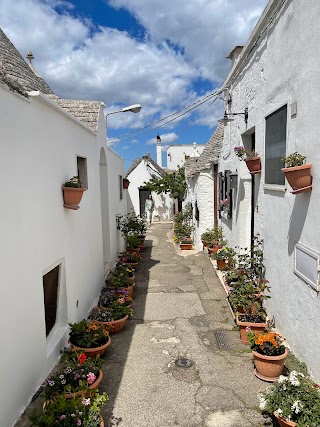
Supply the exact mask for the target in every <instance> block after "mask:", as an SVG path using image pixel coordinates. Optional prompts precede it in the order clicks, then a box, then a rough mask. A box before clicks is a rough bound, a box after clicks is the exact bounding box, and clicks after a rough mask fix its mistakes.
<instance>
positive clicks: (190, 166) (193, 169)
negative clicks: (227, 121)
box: [185, 123, 224, 177]
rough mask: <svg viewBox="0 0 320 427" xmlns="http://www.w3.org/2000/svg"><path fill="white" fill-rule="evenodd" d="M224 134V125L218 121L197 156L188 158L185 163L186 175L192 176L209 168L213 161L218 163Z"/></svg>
mask: <svg viewBox="0 0 320 427" xmlns="http://www.w3.org/2000/svg"><path fill="white" fill-rule="evenodd" d="M223 135H224V125H223V124H222V123H219V125H218V127H217V128H216V130H215V131H214V133H213V135H212V136H211V138H210V139H209V141H208V144H207V145H206V146H205V148H204V150H203V151H202V153H201V154H200V156H199V157H195V158H190V159H189V160H187V161H186V163H185V169H186V175H187V177H192V176H194V175H195V174H196V173H199V172H200V171H202V170H204V169H209V168H210V167H211V165H212V164H213V163H218V161H219V157H220V150H221V145H222V140H223Z"/></svg>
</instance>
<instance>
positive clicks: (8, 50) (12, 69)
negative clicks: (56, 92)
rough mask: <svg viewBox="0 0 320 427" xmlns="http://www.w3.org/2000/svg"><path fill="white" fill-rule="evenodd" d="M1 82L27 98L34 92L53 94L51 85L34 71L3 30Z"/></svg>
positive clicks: (0, 43) (0, 35) (1, 32)
mask: <svg viewBox="0 0 320 427" xmlns="http://www.w3.org/2000/svg"><path fill="white" fill-rule="evenodd" d="M0 80H1V81H2V82H4V83H6V84H7V86H8V87H9V88H10V89H12V90H16V91H17V92H19V93H21V94H23V95H25V96H26V93H27V92H30V91H32V90H39V91H41V92H43V93H45V94H48V93H53V92H52V90H51V88H50V87H49V85H48V84H47V83H46V82H45V81H44V80H43V79H42V78H41V77H39V76H37V75H36V74H35V73H34V72H33V71H32V69H31V68H30V67H29V65H28V64H27V63H26V62H25V60H24V59H23V57H22V56H21V55H20V53H19V52H18V50H17V49H16V48H15V47H14V45H13V44H12V43H11V41H10V40H9V39H8V37H7V36H6V35H5V34H4V32H3V31H2V30H1V28H0Z"/></svg>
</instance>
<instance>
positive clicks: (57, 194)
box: [0, 86, 125, 427]
mask: <svg viewBox="0 0 320 427" xmlns="http://www.w3.org/2000/svg"><path fill="white" fill-rule="evenodd" d="M0 100H1V102H0V120H1V155H0V162H1V165H0V174H1V181H2V182H3V184H4V186H3V190H2V208H1V210H0V227H1V249H0V251H1V272H0V282H1V284H2V285H1V288H0V289H1V291H0V293H1V295H0V301H1V310H0V313H1V314H0V316H1V324H2V325H8V322H9V323H10V327H9V328H7V329H3V331H2V334H1V339H2V342H3V343H5V345H6V346H8V348H10V350H9V351H1V352H0V367H1V368H0V375H1V381H2V383H3V384H5V385H6V386H5V391H4V390H3V392H2V393H1V408H2V410H1V411H0V425H1V426H2V427H11V426H12V425H13V424H14V422H15V421H16V419H17V418H18V417H19V415H20V413H21V412H22V411H23V410H24V408H25V406H26V405H27V403H28V402H29V400H30V399H31V397H32V395H33V394H34V393H35V391H36V390H37V389H38V387H39V386H40V385H41V383H42V381H43V380H44V379H45V378H46V376H47V375H48V373H49V371H50V370H51V368H52V367H53V366H54V365H55V363H56V362H57V360H58V358H59V356H60V354H59V351H60V350H61V349H63V348H64V346H65V345H66V344H67V338H68V322H76V321H78V320H81V319H83V318H85V317H87V315H88V312H89V310H90V308H91V306H92V304H93V302H94V300H95V298H96V297H97V296H98V294H99V292H100V289H101V287H102V285H103V277H104V271H103V249H102V247H103V241H102V226H101V203H100V182H99V181H100V180H99V151H100V145H101V144H102V142H101V141H98V137H97V136H96V135H95V134H94V133H93V132H91V131H90V130H88V129H86V128H85V127H84V126H81V125H80V124H78V123H77V122H75V121H74V120H71V119H70V118H69V117H68V116H67V115H66V114H65V113H64V112H61V109H60V108H59V107H54V104H52V103H50V102H45V101H44V98H43V97H41V96H40V97H38V96H37V97H32V98H31V100H30V101H27V100H25V99H24V98H22V97H20V96H19V95H16V94H13V93H11V92H9V91H7V90H6V89H5V87H3V86H0ZM53 107H54V108H53ZM77 155H78V156H82V157H85V158H87V171H88V190H87V191H86V192H85V193H84V195H83V198H82V201H81V204H80V209H79V210H77V211H73V210H68V209H65V208H64V207H63V194H62V188H61V187H62V185H63V183H64V182H65V181H67V180H68V179H69V178H70V177H72V176H74V175H77V161H76V157H77ZM117 159H118V157H117ZM108 160H109V162H110V163H112V162H114V161H115V158H113V154H112V153H109V154H108ZM117 162H118V163H117V165H116V164H114V165H113V166H112V167H110V174H112V173H114V174H116V173H117V174H118V173H119V172H118V171H116V169H117V168H120V169H121V171H123V163H122V166H121V162H120V161H118V160H117ZM112 192H113V189H112V187H111V188H110V193H111V197H112ZM113 203H115V204H116V203H117V202H116V201H115V202H113V201H112V200H111V201H109V205H111V206H112V204H113ZM124 203H125V202H123V203H122V205H123V206H122V207H121V208H119V209H122V208H123V210H125V206H124ZM114 210H116V211H118V208H114ZM111 217H113V213H111ZM111 242H113V244H114V238H113V237H112V239H111ZM110 254H112V256H115V248H113V249H112V250H110ZM59 263H61V281H60V290H59V301H60V311H59V314H58V319H57V323H56V326H55V327H54V329H53V330H52V332H51V333H50V335H49V337H48V338H47V339H46V332H45V318H44V304H43V283H42V276H43V275H44V274H45V273H47V272H48V271H50V270H51V269H52V268H53V267H55V266H56V265H57V264H59ZM13 372H14V378H15V380H14V379H13V376H12V375H13ZM13 397H14V398H13Z"/></svg>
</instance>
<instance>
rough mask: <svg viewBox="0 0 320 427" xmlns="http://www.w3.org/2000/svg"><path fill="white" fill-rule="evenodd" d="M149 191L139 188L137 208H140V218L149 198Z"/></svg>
mask: <svg viewBox="0 0 320 427" xmlns="http://www.w3.org/2000/svg"><path fill="white" fill-rule="evenodd" d="M150 194H151V191H150V190H145V189H142V188H139V206H140V216H141V217H143V216H144V205H145V203H146V200H147V198H148V197H149V196H150Z"/></svg>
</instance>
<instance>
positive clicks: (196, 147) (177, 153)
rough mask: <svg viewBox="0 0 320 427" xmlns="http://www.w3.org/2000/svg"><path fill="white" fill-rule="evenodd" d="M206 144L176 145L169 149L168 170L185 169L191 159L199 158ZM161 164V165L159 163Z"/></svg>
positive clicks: (170, 146)
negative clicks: (186, 163)
mask: <svg viewBox="0 0 320 427" xmlns="http://www.w3.org/2000/svg"><path fill="white" fill-rule="evenodd" d="M205 146H206V145H205V144H197V143H196V142H194V143H193V144H175V145H169V147H168V148H167V150H166V151H167V156H166V157H167V169H173V170H177V169H178V166H179V167H183V166H184V164H185V162H186V161H187V160H188V159H190V158H196V157H199V156H200V154H201V153H202V151H203V150H204V148H205ZM159 164H160V163H159Z"/></svg>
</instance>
